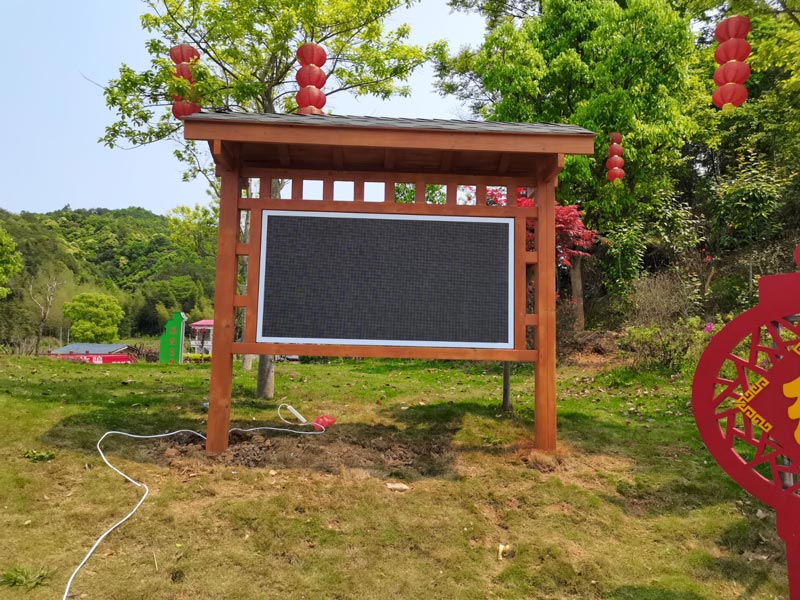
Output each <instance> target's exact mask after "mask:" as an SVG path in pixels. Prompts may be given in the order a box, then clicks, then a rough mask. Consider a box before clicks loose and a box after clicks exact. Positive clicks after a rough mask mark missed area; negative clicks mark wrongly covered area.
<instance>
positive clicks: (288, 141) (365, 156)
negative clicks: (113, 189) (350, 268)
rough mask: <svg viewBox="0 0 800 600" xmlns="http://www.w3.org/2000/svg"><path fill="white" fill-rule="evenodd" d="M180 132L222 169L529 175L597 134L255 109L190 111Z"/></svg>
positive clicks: (584, 150)
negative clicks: (203, 144)
mask: <svg viewBox="0 0 800 600" xmlns="http://www.w3.org/2000/svg"><path fill="white" fill-rule="evenodd" d="M184 135H185V137H186V139H189V140H206V141H208V142H209V144H210V146H211V149H212V153H213V154H214V158H215V160H216V161H217V164H218V165H219V166H221V167H222V168H235V167H237V166H241V167H260V168H269V169H302V170H335V171H359V172H370V171H374V172H383V173H386V172H389V173H391V172H397V173H432V174H460V175H502V176H507V177H513V176H530V174H531V172H533V171H537V170H538V169H539V168H540V167H539V163H542V164H544V163H547V164H548V165H549V164H550V163H551V162H552V160H551V159H552V157H553V156H563V155H564V154H592V153H593V152H594V136H595V134H594V133H592V132H591V131H588V130H586V129H583V128H581V127H576V126H574V125H557V124H551V123H499V122H485V121H458V120H442V119H399V118H386V117H354V116H344V115H292V114H257V113H196V114H194V115H190V116H188V117H186V118H185V119H184ZM548 169H549V167H548Z"/></svg>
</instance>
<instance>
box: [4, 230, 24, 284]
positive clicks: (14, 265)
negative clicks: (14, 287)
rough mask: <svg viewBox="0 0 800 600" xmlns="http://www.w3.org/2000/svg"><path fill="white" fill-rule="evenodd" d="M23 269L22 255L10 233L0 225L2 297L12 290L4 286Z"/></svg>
mask: <svg viewBox="0 0 800 600" xmlns="http://www.w3.org/2000/svg"><path fill="white" fill-rule="evenodd" d="M21 270H22V256H21V255H20V253H19V252H18V251H17V246H16V244H15V243H14V240H13V239H12V238H11V236H10V235H8V233H7V232H6V231H5V229H3V228H2V227H0V299H2V298H5V297H6V296H7V295H8V294H9V292H10V291H11V290H10V289H9V288H7V287H4V286H5V284H7V283H8V280H9V279H11V277H13V276H14V275H16V274H17V273H19V272H20V271H21Z"/></svg>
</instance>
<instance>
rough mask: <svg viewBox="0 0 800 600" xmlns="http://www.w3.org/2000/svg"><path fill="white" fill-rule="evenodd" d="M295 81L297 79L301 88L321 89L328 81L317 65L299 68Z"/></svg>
mask: <svg viewBox="0 0 800 600" xmlns="http://www.w3.org/2000/svg"><path fill="white" fill-rule="evenodd" d="M295 79H297V83H299V84H300V87H301V88H303V87H306V86H308V85H313V86H314V87H318V88H321V87H322V86H323V85H325V82H326V81H327V80H328V76H327V75H325V71H323V70H322V69H320V68H319V67H318V66H317V65H306V66H305V67H300V70H299V71H298V72H297V76H296V77H295Z"/></svg>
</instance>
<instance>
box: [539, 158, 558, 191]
mask: <svg viewBox="0 0 800 600" xmlns="http://www.w3.org/2000/svg"><path fill="white" fill-rule="evenodd" d="M563 168H564V155H563V154H551V155H549V156H547V157H546V158H542V160H540V161H539V165H538V167H537V169H536V181H537V183H538V184H541V183H544V182H546V181H554V182H555V185H558V174H559V173H560V172H561V169H563Z"/></svg>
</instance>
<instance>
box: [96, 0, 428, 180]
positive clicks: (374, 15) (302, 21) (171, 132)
mask: <svg viewBox="0 0 800 600" xmlns="http://www.w3.org/2000/svg"><path fill="white" fill-rule="evenodd" d="M409 3H410V0H409V1H408V2H405V1H403V0H329V1H327V2H317V1H316V0H146V2H145V4H146V5H147V7H148V12H146V13H145V14H144V15H143V16H142V17H141V25H142V28H143V29H144V30H145V31H146V32H147V33H148V34H151V35H152V36H153V37H152V38H151V39H150V40H149V41H148V42H147V51H148V53H149V54H150V57H151V60H150V65H149V67H148V68H146V69H145V70H143V71H136V70H134V69H132V68H131V67H129V66H128V65H125V64H123V65H122V67H121V68H120V70H119V76H118V77H117V78H115V79H113V80H111V81H110V82H109V83H108V85H107V87H106V88H105V99H106V104H107V105H108V107H109V108H110V109H111V110H113V111H114V112H115V113H116V121H115V122H114V123H113V124H111V125H109V126H108V127H107V128H106V132H105V135H104V136H103V137H102V139H101V141H102V142H103V143H105V144H106V145H108V146H111V147H114V146H120V145H123V144H126V143H127V144H133V145H142V144H148V143H152V142H156V141H159V140H163V139H172V140H173V141H176V142H177V143H179V145H180V146H181V148H180V150H178V152H176V156H177V157H178V158H179V159H180V160H182V161H184V162H185V163H186V164H187V167H188V170H187V176H188V177H194V176H196V175H198V174H202V175H204V176H205V177H206V178H207V179H208V181H209V182H210V183H212V186H213V185H215V178H214V176H213V170H212V169H209V166H210V161H209V160H208V155H207V153H205V152H201V151H200V150H199V149H198V147H197V146H196V145H194V144H191V143H189V144H186V143H185V142H184V140H183V139H182V138H183V136H181V135H179V132H180V131H181V129H182V128H181V124H180V123H179V122H178V121H176V120H175V119H174V118H173V117H172V115H171V113H170V105H171V103H172V95H173V94H174V95H178V96H181V97H183V98H187V99H189V100H192V101H196V102H199V103H200V104H201V105H202V106H204V107H206V108H212V107H213V108H224V109H228V110H234V111H256V112H267V113H271V112H277V111H294V110H295V109H296V108H297V107H296V104H295V102H294V94H295V91H296V89H297V88H296V85H295V83H294V81H293V74H294V71H295V70H296V68H297V67H298V65H297V61H296V59H295V51H296V49H297V47H298V46H299V45H300V44H302V43H303V42H317V43H320V44H322V45H323V46H324V47H325V49H326V51H327V53H328V62H327V63H326V65H325V67H326V68H325V70H326V72H329V78H328V83H327V84H326V86H325V93H326V94H327V95H328V96H331V95H333V94H336V93H341V92H343V91H350V92H352V93H355V94H360V95H364V94H369V95H374V96H378V97H380V98H388V97H390V96H392V95H393V94H406V93H407V92H408V89H407V88H405V87H404V86H403V82H405V81H406V80H407V79H408V77H409V75H410V74H411V72H412V71H413V70H414V69H415V68H416V67H418V66H419V65H421V64H422V63H423V62H424V61H425V59H426V58H427V56H428V52H429V51H427V50H424V49H422V48H420V47H418V46H414V45H410V44H408V43H406V40H407V39H408V35H409V28H408V27H407V26H405V25H401V26H399V27H397V28H396V29H394V30H388V29H386V28H385V26H384V23H385V21H386V18H387V17H388V16H389V15H390V14H391V13H393V12H394V11H395V10H396V9H398V8H400V7H401V6H403V5H404V4H409ZM183 40H189V41H191V43H192V44H193V45H195V46H196V47H197V49H198V50H199V52H200V56H201V58H200V61H199V63H197V64H194V65H193V67H192V72H193V77H194V79H195V84H194V89H193V90H191V91H190V89H189V86H188V84H187V83H186V82H185V81H184V80H181V79H179V78H177V77H175V76H174V67H173V65H172V62H171V61H170V59H169V57H168V51H169V48H170V46H171V45H172V44H174V43H176V42H178V41H183Z"/></svg>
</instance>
